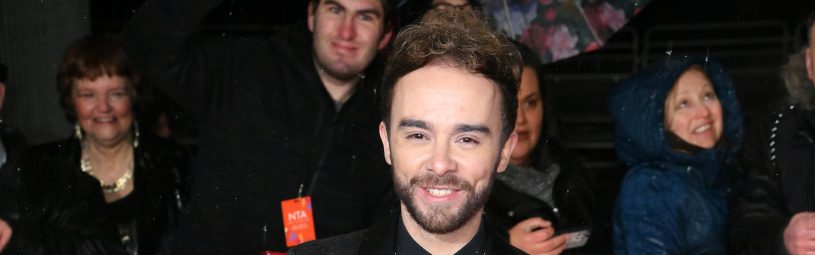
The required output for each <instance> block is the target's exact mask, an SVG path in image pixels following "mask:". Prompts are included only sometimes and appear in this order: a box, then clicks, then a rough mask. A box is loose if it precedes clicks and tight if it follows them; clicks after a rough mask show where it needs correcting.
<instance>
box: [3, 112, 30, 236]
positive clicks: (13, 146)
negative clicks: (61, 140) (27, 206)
mask: <svg viewBox="0 0 815 255" xmlns="http://www.w3.org/2000/svg"><path fill="white" fill-rule="evenodd" d="M0 139H2V141H0V142H2V143H3V147H4V148H5V150H6V163H5V164H3V166H2V167H0V219H3V220H6V221H10V220H15V219H17V218H19V216H20V215H19V209H18V205H17V196H18V193H19V189H20V171H17V170H18V169H17V168H18V167H19V166H20V160H21V159H22V157H23V155H25V153H26V150H27V149H28V143H26V141H25V137H24V136H23V133H20V131H19V130H17V129H15V128H12V127H10V126H8V125H5V124H3V123H0Z"/></svg>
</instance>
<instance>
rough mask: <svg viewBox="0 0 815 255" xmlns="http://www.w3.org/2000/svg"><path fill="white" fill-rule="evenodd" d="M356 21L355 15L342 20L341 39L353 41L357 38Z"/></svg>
mask: <svg viewBox="0 0 815 255" xmlns="http://www.w3.org/2000/svg"><path fill="white" fill-rule="evenodd" d="M354 21H355V20H354V15H348V16H346V17H344V18H343V19H342V24H340V30H339V35H340V38H342V39H343V40H351V39H354V37H356V36H357V29H356V27H355V25H356V22H354Z"/></svg>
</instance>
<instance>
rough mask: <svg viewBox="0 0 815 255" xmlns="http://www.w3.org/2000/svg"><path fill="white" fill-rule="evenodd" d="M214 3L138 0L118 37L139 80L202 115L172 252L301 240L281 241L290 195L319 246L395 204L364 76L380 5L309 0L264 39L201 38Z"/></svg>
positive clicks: (382, 38)
mask: <svg viewBox="0 0 815 255" xmlns="http://www.w3.org/2000/svg"><path fill="white" fill-rule="evenodd" d="M220 2H221V1H220V0H203V1H202V0H156V1H147V2H146V3H145V4H144V6H143V7H142V8H141V9H140V10H139V11H138V12H137V13H136V14H135V15H134V17H133V19H132V20H131V23H130V24H129V25H128V27H127V28H126V29H125V31H124V35H123V37H124V40H123V41H124V42H125V43H126V50H127V51H128V55H129V56H131V57H132V59H133V60H134V62H135V64H136V66H137V67H138V69H139V70H141V72H142V73H143V76H144V77H143V78H144V81H145V82H146V84H152V85H155V86H157V87H158V88H159V89H161V90H163V91H164V92H165V93H166V94H167V95H169V96H170V97H171V98H172V99H174V100H175V101H176V102H178V103H179V104H180V105H182V106H184V107H186V108H187V109H190V110H191V111H192V112H195V113H196V114H197V116H198V119H199V133H200V138H199V150H198V157H197V158H198V160H197V162H196V163H195V169H196V170H194V171H193V173H192V180H193V183H192V188H191V199H190V209H189V213H188V215H187V216H186V218H185V219H183V220H182V222H181V226H180V228H179V230H178V231H177V233H176V234H175V238H176V239H175V241H174V242H173V245H172V247H173V250H172V251H171V252H170V253H171V254H260V253H261V252H264V251H273V252H274V251H277V252H280V251H285V250H286V246H287V241H288V242H289V243H290V244H291V243H292V242H293V243H297V242H299V241H302V240H301V239H296V240H295V239H292V238H289V237H290V236H285V237H284V231H285V230H287V228H286V226H284V225H283V219H284V213H283V212H282V211H281V208H282V206H281V203H283V202H284V201H286V200H290V199H295V198H310V199H311V202H312V204H311V206H312V208H313V222H312V223H313V227H314V229H315V230H316V237H317V238H323V237H329V236H333V235H338V234H342V233H347V232H351V231H355V230H359V229H363V228H366V227H368V226H370V224H371V221H373V220H376V219H377V216H379V215H382V213H381V212H383V211H386V209H383V208H389V207H390V206H392V205H395V199H392V183H391V182H390V179H391V177H390V176H391V175H390V172H389V171H387V168H386V165H385V162H384V161H383V159H382V158H381V157H378V156H376V155H378V153H379V152H380V151H381V148H382V147H381V145H380V144H379V142H378V140H377V137H376V124H377V123H378V121H379V120H380V118H379V115H378V113H377V112H376V110H375V109H376V106H375V103H374V102H375V98H374V97H375V96H374V91H375V90H374V86H373V85H374V84H375V82H376V81H377V80H378V78H376V77H375V76H376V75H375V73H376V72H375V70H373V68H369V67H376V66H375V65H371V63H372V62H373V61H374V59H375V56H376V54H377V51H378V49H382V48H383V47H384V46H385V45H386V44H387V42H388V41H389V39H390V34H391V32H390V31H389V30H388V27H389V25H388V24H387V22H386V21H387V20H388V18H389V15H390V11H389V10H390V9H391V7H390V5H391V4H390V3H389V1H388V0H313V1H311V2H310V3H309V9H308V20H307V22H303V23H299V24H297V26H293V27H292V28H290V30H289V31H288V32H286V33H283V34H281V35H276V36H274V37H270V38H231V37H229V36H223V37H222V36H216V37H212V38H206V37H202V36H198V35H197V34H196V32H197V30H198V29H197V28H198V27H199V24H200V22H201V20H202V19H203V18H204V17H205V16H206V14H207V13H208V12H209V11H210V10H211V9H212V8H214V7H215V6H217V5H218V4H219V3H220ZM298 201H300V200H298ZM303 201H305V200H303ZM286 215H288V213H286ZM305 240H307V239H305Z"/></svg>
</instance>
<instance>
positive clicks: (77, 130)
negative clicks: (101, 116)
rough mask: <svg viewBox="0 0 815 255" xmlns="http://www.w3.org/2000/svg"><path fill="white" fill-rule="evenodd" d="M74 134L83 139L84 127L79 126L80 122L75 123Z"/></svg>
mask: <svg viewBox="0 0 815 255" xmlns="http://www.w3.org/2000/svg"><path fill="white" fill-rule="evenodd" d="M74 136H76V139H79V140H80V141H82V127H80V126H79V123H75V124H74Z"/></svg>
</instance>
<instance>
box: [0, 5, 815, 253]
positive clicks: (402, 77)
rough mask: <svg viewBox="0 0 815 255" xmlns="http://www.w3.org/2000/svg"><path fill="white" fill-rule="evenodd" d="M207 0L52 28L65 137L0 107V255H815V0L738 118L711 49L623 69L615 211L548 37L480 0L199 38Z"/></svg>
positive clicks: (334, 15) (617, 96) (617, 109)
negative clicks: (551, 82)
mask: <svg viewBox="0 0 815 255" xmlns="http://www.w3.org/2000/svg"><path fill="white" fill-rule="evenodd" d="M221 2H222V1H221V0H198V1H188V0H161V1H150V2H148V3H146V4H144V5H143V6H142V7H141V8H140V9H139V10H138V11H137V12H136V13H135V15H134V16H133V17H132V19H131V20H130V21H129V23H128V24H127V25H126V27H125V28H124V30H123V31H122V33H121V34H116V35H109V34H105V35H100V34H92V35H87V36H83V37H82V38H80V39H78V40H76V41H75V42H73V43H72V44H71V45H70V46H69V47H68V48H66V49H65V51H64V54H63V57H62V59H61V61H60V62H59V64H58V72H57V73H56V77H57V84H56V90H57V92H58V95H59V103H60V106H61V107H62V110H63V113H64V116H65V118H66V119H67V120H68V121H69V122H70V123H72V125H73V129H72V130H71V135H70V136H69V137H65V138H64V139H62V140H59V141H54V142H49V143H45V144H37V145H33V144H28V143H27V142H26V140H25V138H24V136H23V134H22V133H21V132H20V131H19V130H17V129H15V128H14V127H13V126H14V125H13V124H14V123H5V122H2V121H0V166H1V167H0V254H284V253H287V252H288V253H289V254H465V253H466V254H472V253H475V254H493V253H495V254H815V168H813V166H815V84H814V83H813V81H815V38H813V36H815V12H813V13H812V14H811V15H810V16H809V18H808V20H807V21H806V24H807V28H808V29H807V31H808V37H807V39H808V41H807V43H806V44H805V45H804V47H802V48H801V49H797V51H796V53H794V54H792V55H790V56H789V58H788V62H787V63H786V64H785V65H784V66H783V67H780V70H781V71H780V73H779V76H780V77H781V80H782V81H783V84H779V86H783V87H785V88H786V90H787V93H786V94H785V95H784V96H782V97H779V98H773V99H770V100H768V102H770V103H769V104H767V105H764V106H761V107H760V108H761V110H759V111H757V112H756V113H755V114H753V116H752V118H750V119H749V121H745V118H744V116H743V115H744V114H743V113H742V108H741V106H740V104H744V103H747V102H739V100H738V98H737V96H736V95H737V91H736V89H735V86H734V84H733V81H732V80H731V77H730V75H729V74H728V72H727V71H726V70H727V66H723V65H722V64H721V63H720V62H718V61H717V60H715V59H713V58H710V57H709V56H707V55H694V54H688V55H685V56H683V57H677V58H671V59H666V60H663V61H661V62H657V63H653V64H651V65H650V66H649V67H647V68H644V69H643V70H640V71H639V72H637V73H635V74H633V75H631V76H630V77H628V78H626V79H624V80H622V81H621V82H620V83H619V84H618V85H617V86H616V87H615V89H614V90H613V92H612V93H611V95H609V101H608V111H609V112H610V113H611V114H612V116H613V119H614V124H615V126H614V150H615V152H616V156H617V159H618V160H619V161H621V162H623V163H624V164H625V167H626V168H627V171H626V174H625V177H624V179H623V181H622V184H621V188H620V191H619V194H618V195H617V199H616V203H615V206H614V209H613V211H611V212H606V210H602V209H601V208H600V206H599V204H600V201H598V197H599V196H598V195H599V194H598V192H599V191H598V189H597V188H596V187H593V186H592V184H591V183H592V182H590V181H589V177H588V174H587V173H586V170H585V169H583V168H582V167H581V164H580V160H579V159H578V158H577V157H575V156H574V155H573V154H572V153H571V152H570V151H569V149H568V148H567V147H566V146H565V145H564V141H563V139H562V135H561V133H560V129H559V127H558V121H557V120H558V115H559V111H558V109H556V108H555V107H554V104H553V103H552V101H553V98H555V97H559V96H562V95H555V94H553V92H552V89H551V87H548V86H547V84H545V83H544V82H543V81H544V79H543V77H544V76H545V75H548V74H547V73H544V71H543V68H542V64H541V62H540V58H539V57H540V55H539V54H537V53H536V52H535V51H533V50H531V49H530V48H529V47H527V46H526V45H524V44H523V43H521V42H516V41H513V40H511V39H508V38H506V37H505V36H504V35H503V34H502V33H501V32H500V31H497V30H496V29H495V27H494V26H493V24H492V23H491V22H490V20H489V19H488V18H486V16H485V15H483V14H481V13H480V9H481V6H480V5H479V4H478V2H477V1H468V0H432V1H431V0H424V1H414V2H413V3H414V5H410V8H409V9H408V11H407V15H401V16H399V17H400V19H401V20H397V19H396V18H395V17H394V16H396V15H395V13H394V12H395V9H396V8H395V7H396V5H397V4H398V3H397V1H392V0H311V1H310V2H309V5H308V10H303V11H308V16H307V19H306V20H303V21H301V22H298V23H295V24H292V25H291V26H290V27H289V28H288V29H285V30H284V31H282V32H280V33H278V34H275V35H272V36H268V37H259V36H234V37H232V36H221V35H218V36H206V35H202V34H201V31H200V29H201V28H200V23H201V21H202V20H203V19H204V18H205V17H206V16H207V14H208V13H210V11H212V9H213V8H215V7H216V6H218V5H219V4H221ZM9 68H14V67H13V66H10V67H7V66H6V65H2V64H0V109H2V103H3V99H4V96H5V89H6V86H14V84H6V83H5V82H6V81H7V76H8V75H7V74H8V69H9ZM175 108H182V109H184V111H187V112H189V113H191V114H192V115H193V116H194V117H195V120H196V125H197V128H196V130H197V134H196V135H197V137H196V138H195V140H196V141H197V142H196V144H195V146H194V148H191V147H190V146H188V145H182V144H180V143H179V142H178V140H177V138H176V137H175V136H174V135H173V128H172V127H173V126H172V125H170V124H169V123H170V119H171V115H172V114H170V112H172V111H174V109H175Z"/></svg>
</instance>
